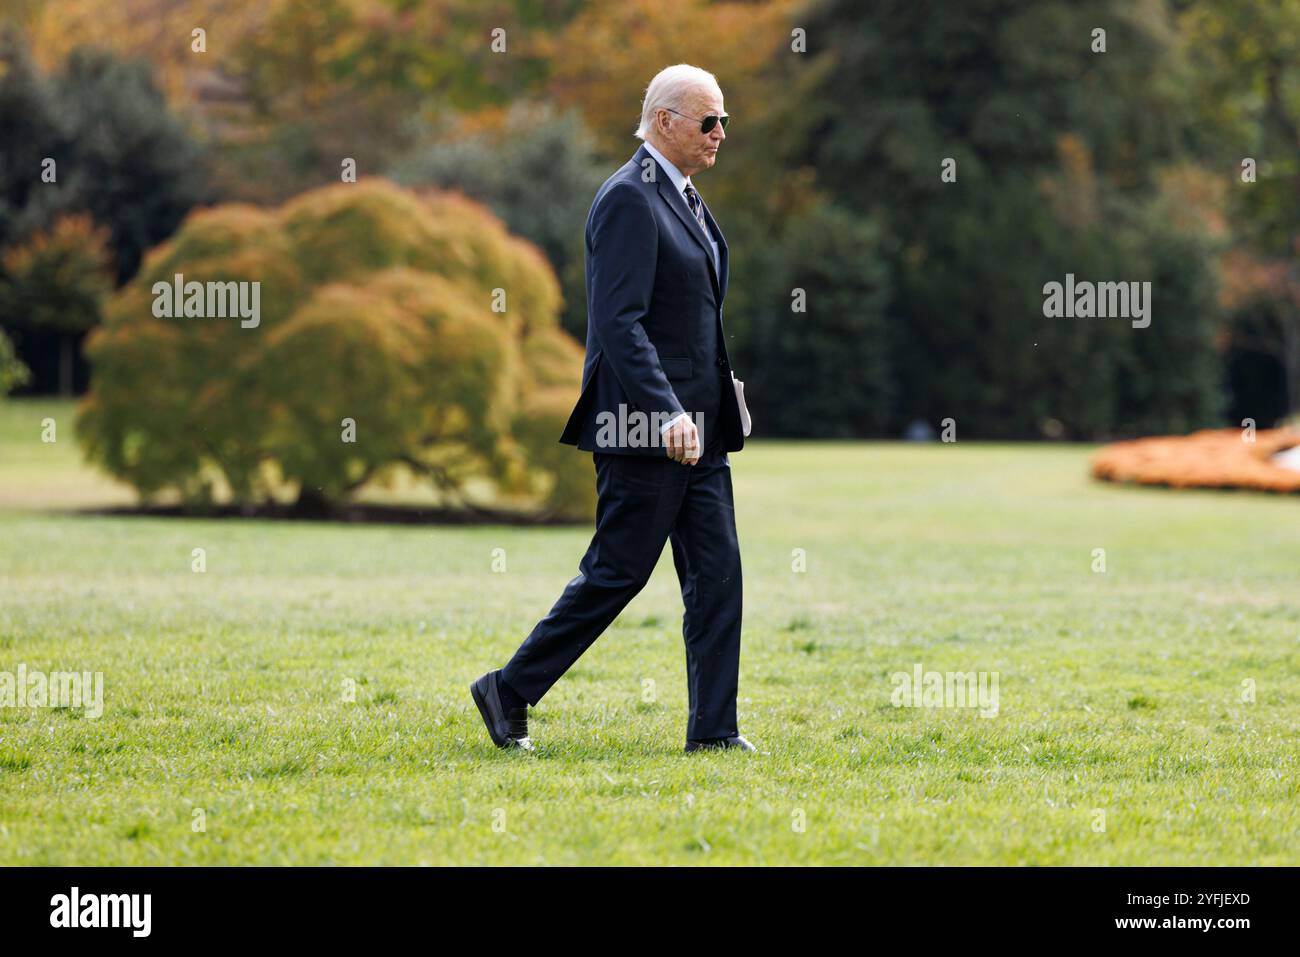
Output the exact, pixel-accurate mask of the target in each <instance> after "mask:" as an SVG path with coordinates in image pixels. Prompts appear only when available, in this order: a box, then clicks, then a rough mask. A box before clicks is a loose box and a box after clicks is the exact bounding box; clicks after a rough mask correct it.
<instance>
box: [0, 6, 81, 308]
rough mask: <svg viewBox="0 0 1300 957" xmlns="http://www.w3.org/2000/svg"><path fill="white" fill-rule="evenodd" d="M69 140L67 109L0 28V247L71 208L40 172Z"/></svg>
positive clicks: (14, 35)
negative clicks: (44, 179)
mask: <svg viewBox="0 0 1300 957" xmlns="http://www.w3.org/2000/svg"><path fill="white" fill-rule="evenodd" d="M73 137H74V134H73V131H72V123H71V120H70V117H69V116H68V115H67V111H66V109H65V105H64V103H63V101H62V100H61V99H60V97H59V94H58V91H57V90H56V89H55V87H54V84H53V83H52V82H51V81H50V80H49V79H47V78H46V77H45V76H44V75H43V74H42V73H41V72H40V71H39V70H38V69H37V67H36V65H35V63H34V62H33V61H32V58H31V56H30V54H29V52H28V50H27V45H26V43H25V42H24V41H23V37H22V34H21V33H20V32H19V31H18V30H17V28H15V27H13V26H10V27H8V28H5V29H0V150H3V153H2V154H0V155H2V156H3V162H0V248H2V247H4V246H7V245H8V244H10V243H12V242H14V241H15V240H18V239H21V238H23V237H25V236H27V235H28V234H29V233H31V232H32V231H33V230H35V229H39V228H41V227H43V226H46V225H48V224H49V223H50V222H52V221H53V219H54V217H55V216H56V215H57V214H58V213H59V211H60V210H62V209H66V208H67V207H68V206H69V195H68V191H67V190H66V189H63V188H62V187H61V186H59V185H57V184H51V183H46V182H43V181H42V173H43V172H45V171H46V169H47V163H46V161H47V159H56V160H57V159H61V158H62V157H63V156H64V155H65V154H66V150H67V149H68V147H69V146H70V145H71V143H72V140H73ZM0 318H3V316H0Z"/></svg>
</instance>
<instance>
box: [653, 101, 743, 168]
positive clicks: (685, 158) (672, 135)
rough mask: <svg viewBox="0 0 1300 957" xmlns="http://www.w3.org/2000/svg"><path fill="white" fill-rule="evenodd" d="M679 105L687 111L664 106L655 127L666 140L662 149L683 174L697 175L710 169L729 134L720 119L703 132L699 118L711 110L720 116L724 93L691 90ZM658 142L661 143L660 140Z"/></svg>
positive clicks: (657, 113)
mask: <svg viewBox="0 0 1300 957" xmlns="http://www.w3.org/2000/svg"><path fill="white" fill-rule="evenodd" d="M676 109H677V110H678V112H680V113H685V114H687V115H686V116H678V115H677V113H670V112H669V111H668V110H665V109H660V110H659V111H657V112H656V114H655V120H656V126H655V129H656V130H657V132H658V133H659V138H660V140H661V141H662V142H663V147H662V148H661V152H662V153H663V154H664V156H666V157H668V159H669V160H670V161H671V162H672V164H673V165H674V166H676V167H677V168H678V169H679V170H681V171H682V174H683V175H685V176H694V175H695V174H696V173H698V172H700V170H706V169H710V168H711V167H712V166H713V164H714V163H716V162H717V161H718V148H719V147H720V146H722V141H723V140H725V139H726V138H727V134H726V131H725V130H723V128H722V124H721V123H714V124H713V129H711V130H709V132H707V133H701V132H700V120H702V119H703V118H704V117H706V116H708V115H709V114H710V113H716V114H718V115H719V116H721V115H722V114H723V113H724V112H725V111H724V110H723V108H722V96H721V95H720V94H718V93H714V92H712V91H710V90H702V89H696V90H692V91H691V92H690V93H689V94H688V95H687V96H686V98H685V102H684V104H683V105H682V106H678V107H676ZM691 117H696V119H692V118H691ZM655 146H656V147H658V146H659V143H656V144H655Z"/></svg>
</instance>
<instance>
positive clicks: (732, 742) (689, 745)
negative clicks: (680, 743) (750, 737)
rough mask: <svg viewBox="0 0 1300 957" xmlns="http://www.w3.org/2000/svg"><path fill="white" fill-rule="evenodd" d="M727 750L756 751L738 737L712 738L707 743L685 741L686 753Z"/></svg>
mask: <svg viewBox="0 0 1300 957" xmlns="http://www.w3.org/2000/svg"><path fill="white" fill-rule="evenodd" d="M729 748H735V749H736V750H738V751H757V750H758V748H756V747H754V746H753V745H752V744H750V743H749V742H748V741H746V740H745V739H744V738H742V737H741V736H740V735H736V736H735V737H734V738H713V739H711V740H708V741H687V742H686V751H687V753H688V754H689V753H690V752H691V751H725V750H727V749H729Z"/></svg>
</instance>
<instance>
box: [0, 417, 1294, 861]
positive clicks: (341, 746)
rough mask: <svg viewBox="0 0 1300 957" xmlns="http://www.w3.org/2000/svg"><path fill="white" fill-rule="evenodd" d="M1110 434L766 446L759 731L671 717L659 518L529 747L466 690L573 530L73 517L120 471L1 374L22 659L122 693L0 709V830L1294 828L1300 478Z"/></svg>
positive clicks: (716, 840) (368, 847) (756, 464)
mask: <svg viewBox="0 0 1300 957" xmlns="http://www.w3.org/2000/svg"><path fill="white" fill-rule="evenodd" d="M47 415H49V416H53V417H54V418H55V419H56V421H57V422H58V427H59V433H58V436H59V437H58V442H57V443H55V444H54V445H46V444H42V443H40V441H39V435H40V421H41V419H42V417H44V416H47ZM1089 452H1090V448H1089V447H1083V446H1071V445H1043V446H1034V445H1024V446H1020V445H989V444H976V443H958V444H955V445H926V446H913V445H899V444H878V443H851V444H847V443H838V444H837V443H828V442H827V443H794V442H779V443H778V442H756V443H753V444H751V446H750V447H749V448H747V449H746V450H745V451H743V452H740V453H737V454H733V455H732V465H733V469H734V473H733V474H734V482H735V490H736V504H737V508H736V512H737V522H738V526H739V533H740V542H741V547H742V552H743V563H744V569H745V583H744V588H745V631H744V645H743V651H742V656H741V682H740V702H739V712H740V729H741V733H742V734H745V735H746V736H747V737H749V738H750V740H752V741H753V742H755V743H756V744H757V745H758V746H759V748H760V750H761V752H762V753H761V754H757V755H744V754H733V753H722V754H696V755H689V756H688V755H684V754H682V752H681V748H682V745H683V743H684V736H685V726H686V687H685V674H684V671H685V653H684V651H683V647H682V639H681V632H680V625H681V611H682V606H681V599H680V596H679V594H678V592H677V582H676V576H675V574H674V572H673V567H672V560H671V554H670V553H669V552H667V551H666V552H665V554H664V556H663V557H662V559H661V562H660V565H659V567H658V569H657V570H656V572H655V575H654V577H653V578H652V580H651V582H650V584H649V585H648V586H647V588H646V589H645V591H643V592H642V594H641V595H640V596H638V597H637V599H636V600H635V601H634V602H633V603H632V604H631V605H629V606H628V608H627V609H626V611H625V612H624V613H623V615H622V617H621V618H620V619H619V620H618V621H617V622H616V623H615V625H614V627H613V628H612V629H611V630H610V631H609V632H608V633H607V634H606V635H604V636H603V637H602V638H601V639H600V640H599V641H598V642H597V643H596V644H595V645H594V646H593V647H592V649H591V650H590V651H589V652H588V653H587V655H586V656H584V657H583V658H582V660H581V661H580V662H579V663H578V665H577V666H576V667H575V668H574V669H573V670H572V671H571V672H570V673H569V674H567V675H566V676H565V677H564V678H563V679H562V680H561V681H560V682H559V683H558V684H557V685H556V686H555V687H554V688H553V689H552V691H551V693H550V694H549V695H548V696H547V697H546V698H545V699H544V700H543V701H542V702H541V705H540V706H539V707H538V708H536V709H533V711H532V714H531V719H530V727H531V731H532V734H533V739H534V741H535V742H536V743H537V744H538V746H539V750H538V752H537V753H536V754H533V755H528V754H520V753H505V752H500V751H498V750H497V749H496V748H494V747H493V746H492V745H491V743H490V742H489V740H488V738H487V735H486V733H485V731H484V729H483V727H482V723H481V721H480V719H479V716H478V713H477V711H476V709H475V708H474V705H473V702H472V701H471V699H470V696H469V693H468V689H467V686H468V684H469V682H470V681H471V680H473V679H474V678H476V677H477V676H478V675H479V674H481V673H482V672H484V671H486V670H488V669H490V668H494V667H499V666H500V665H501V664H503V663H504V662H505V660H506V659H507V658H508V656H509V655H510V654H511V653H512V652H513V651H514V649H515V648H516V646H517V645H518V644H519V642H520V641H521V640H522V639H523V637H524V636H525V635H526V634H527V633H528V631H529V630H530V629H531V627H532V626H533V624H534V623H535V622H536V620H537V619H538V618H540V617H541V616H542V615H543V614H545V612H546V611H547V610H548V609H549V607H550V605H551V602H552V601H553V600H554V599H555V598H556V597H557V596H558V595H559V593H560V590H561V589H562V588H563V586H564V584H565V583H566V582H567V581H568V580H569V579H570V578H571V577H572V576H573V575H574V574H575V573H576V569H577V562H578V559H579V558H580V556H581V554H582V551H583V549H584V548H585V547H586V544H587V541H588V539H589V537H590V531H589V529H585V528H573V529H540V530H539V529H524V528H506V527H484V528H470V529H467V528H461V527H458V528H432V527H415V526H356V525H351V526H344V525H331V524H325V523H301V524H299V523H290V522H257V521H248V520H206V521H201V520H182V519H165V518H157V519H155V518H150V519H145V518H135V517H98V516H91V515H84V514H76V513H75V512H74V511H72V510H71V508H66V507H63V506H62V505H61V503H63V502H67V503H73V504H75V505H76V506H78V507H81V506H84V505H86V504H89V503H93V502H96V501H102V502H120V501H124V500H128V497H127V496H125V495H124V493H123V492H122V490H121V489H120V488H117V487H115V486H113V485H112V484H111V483H109V482H108V481H107V480H105V479H103V478H100V477H96V476H95V475H94V474H93V473H91V472H89V471H88V470H86V469H85V467H84V466H82V465H81V463H80V455H79V453H78V450H77V448H76V445H75V443H74V441H73V435H72V416H71V405H70V404H68V403H61V402H55V401H48V400H45V401H32V400H22V401H19V400H12V401H10V402H8V403H0V672H3V671H9V672H16V671H17V669H18V666H19V665H20V664H24V665H25V666H26V668H27V669H28V670H29V671H30V670H42V671H46V672H49V671H58V670H69V671H71V670H77V671H83V670H90V671H98V672H102V673H103V676H104V713H103V716H102V717H100V718H98V719H94V718H90V717H87V716H86V715H85V714H83V713H82V712H81V711H77V710H74V709H61V710H51V709H48V708H25V709H23V708H12V707H3V708H0V864H246V863H257V864H369V863H379V864H421V863H428V864H449V863H456V864H488V863H510V864H598V863H614V864H1139V865H1141V864H1256V863H1266V864H1297V863H1300V851H1298V850H1297V847H1298V846H1300V839H1298V838H1300V800H1297V798H1300V789H1298V788H1297V778H1296V776H1297V753H1300V748H1298V747H1297V745H1298V743H1300V736H1298V734H1297V732H1298V730H1300V729H1298V728H1297V725H1298V723H1300V721H1298V718H1300V589H1298V588H1297V580H1298V578H1300V500H1297V499H1296V498H1295V497H1290V498H1283V497H1269V496H1264V495H1252V494H1245V493H1241V494H1232V493H1206V492H1171V491H1165V490H1158V489H1136V488H1123V487H1115V486H1107V485H1102V484H1098V483H1094V482H1092V481H1091V480H1090V479H1089V478H1088V477H1087V460H1088V455H1089ZM574 454H575V455H577V454H582V453H578V452H575V453H574ZM195 548H203V549H205V550H206V559H207V570H206V572H204V573H201V574H200V573H195V572H193V571H192V570H191V553H192V550H193V549H195ZM1098 548H1102V549H1105V560H1106V571H1105V572H1104V573H1098V572H1095V571H1093V568H1092V566H1093V550H1094V549H1098ZM495 549H504V555H505V560H506V568H505V571H504V572H497V571H494V570H493V556H494V550H495ZM800 549H801V550H803V551H802V554H803V555H805V556H806V571H802V572H796V571H793V570H792V562H793V561H794V556H795V555H796V554H798V553H796V550H800ZM918 663H919V664H921V665H922V666H923V667H924V668H925V669H926V670H934V671H962V672H970V671H974V672H980V671H985V672H997V673H998V675H999V713H998V714H997V716H996V717H993V718H984V717H981V716H980V715H979V714H978V713H977V711H975V710H973V709H962V708H928V709H927V708H896V707H894V706H893V705H892V704H891V700H890V699H891V693H892V692H893V690H894V684H893V683H892V682H891V678H890V676H891V675H892V674H894V673H896V672H910V671H911V670H912V669H913V667H914V666H915V665H916V664H918ZM349 682H354V683H355V700H354V701H350V700H348V695H347V694H346V688H347V686H348V683H349ZM1244 682H1253V686H1254V689H1255V700H1254V701H1253V702H1250V701H1243V688H1244V687H1246V685H1244V684H1243V683H1244ZM197 810H201V811H202V815H203V817H202V819H203V821H204V822H205V825H206V827H205V829H204V830H201V831H196V830H195V827H194V822H195V821H196V820H198V818H196V815H195V812H196V811H197ZM1097 811H1104V812H1105V820H1104V830H1096V829H1094V828H1095V825H1097V824H1098V822H1099V821H1100V820H1101V816H1100V815H1098V814H1097V813H1096V812H1097Z"/></svg>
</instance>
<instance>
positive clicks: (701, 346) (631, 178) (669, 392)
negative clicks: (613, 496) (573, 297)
mask: <svg viewBox="0 0 1300 957" xmlns="http://www.w3.org/2000/svg"><path fill="white" fill-rule="evenodd" d="M648 171H653V173H650V172H648ZM647 176H651V177H652V178H651V179H650V181H648V182H647V180H646V178H645V177H647ZM704 216H705V219H706V221H707V222H708V225H709V228H710V229H711V230H712V232H713V236H714V238H715V239H716V240H717V243H718V264H719V267H720V271H721V273H722V275H721V276H719V275H718V272H717V271H715V269H714V265H713V249H712V247H711V246H710V244H709V242H708V240H707V239H706V238H705V236H704V234H703V232H702V231H701V229H700V225H699V223H698V222H697V221H696V219H695V217H694V216H693V215H692V214H691V210H690V207H689V206H688V205H687V203H686V197H685V196H682V195H680V194H678V192H677V191H676V189H674V187H673V181H672V179H671V178H669V176H668V174H667V173H666V172H665V171H664V169H663V167H661V166H660V165H659V163H658V162H657V161H656V160H655V159H654V157H653V156H652V155H651V154H650V152H649V151H648V150H647V149H646V148H645V147H644V146H642V147H640V148H639V149H638V150H637V151H636V153H635V154H634V155H633V156H632V158H631V159H630V160H628V161H627V163H625V164H624V165H623V166H622V168H620V169H619V170H618V171H617V172H616V173H614V175H613V176H611V177H610V178H609V179H607V180H606V181H605V183H604V185H602V186H601V187H600V189H599V190H598V191H597V193H596V199H595V201H594V202H593V203H592V205H591V212H590V213H589V214H588V216H587V244H586V265H587V358H586V362H585V363H584V364H583V370H582V393H581V395H580V396H579V398H578V402H577V405H575V406H574V409H573V412H572V414H571V415H570V416H569V421H568V423H567V424H566V425H565V427H564V432H563V434H562V435H561V436H560V441H561V442H564V443H566V444H568V445H576V446H577V447H578V448H580V449H583V450H584V451H588V452H596V451H599V452H616V453H624V454H631V455H656V456H660V457H663V456H666V454H667V453H666V450H665V448H664V445H663V443H662V441H657V440H658V435H659V426H660V425H661V424H662V422H663V421H664V420H663V419H660V420H656V419H655V418H654V414H655V413H657V412H661V413H665V415H669V414H671V415H675V414H676V413H678V412H682V411H685V412H688V413H691V414H692V416H694V414H695V413H696V412H699V411H702V410H699V409H693V408H687V407H686V405H684V404H683V401H682V399H681V398H679V394H680V395H681V396H684V397H691V396H698V395H703V394H707V389H708V388H711V387H712V383H710V382H707V381H706V380H705V378H704V377H708V376H712V377H715V379H718V380H719V382H718V384H719V386H720V393H719V399H720V408H719V410H718V415H717V419H718V421H716V422H707V421H706V422H704V423H702V425H703V428H704V430H705V440H706V442H707V441H708V440H709V435H708V430H709V429H718V430H720V432H719V435H720V437H721V445H720V448H721V450H722V451H724V452H735V451H738V450H740V449H741V448H743V447H744V445H745V437H744V434H743V431H742V429H741V425H740V410H739V407H738V405H737V403H736V393H735V389H734V387H733V386H732V384H731V360H730V358H729V357H728V355H727V345H726V337H725V336H724V335H723V329H722V302H723V299H724V298H725V296H726V294H727V242H726V240H725V239H723V237H722V230H721V229H719V228H718V224H717V223H716V222H715V221H714V219H713V214H712V213H710V212H709V208H708V206H705V207H704ZM708 323H712V324H714V328H715V330H716V339H715V337H714V336H708V335H704V334H703V330H705V329H707V325H706V324H708ZM710 341H716V344H717V348H716V354H708V353H710V352H711V351H712V350H709V349H708V343H709V342H710ZM620 404H621V405H622V406H623V407H624V419H625V420H626V419H627V416H628V414H630V413H631V412H642V413H645V419H646V420H647V421H648V431H649V432H651V433H653V434H654V436H655V439H656V441H655V442H654V444H650V443H646V444H641V443H639V442H637V441H636V437H635V436H629V437H628V442H627V443H625V444H618V443H617V442H616V443H615V444H612V445H611V444H600V445H597V432H598V430H599V428H600V424H601V423H600V422H598V420H597V417H598V416H599V415H600V414H601V413H602V412H606V413H609V414H610V415H612V416H613V417H614V419H613V421H615V422H617V421H618V416H619V406H620ZM603 421H608V419H605V420H603ZM698 424H701V423H698V422H697V425H698ZM606 437H608V431H607V433H606Z"/></svg>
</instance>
